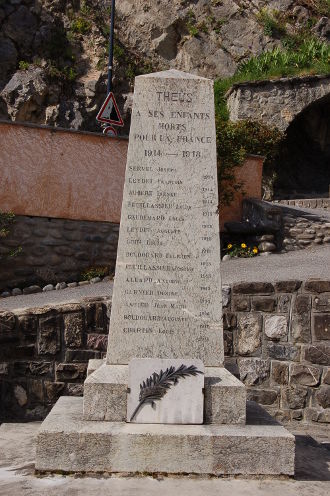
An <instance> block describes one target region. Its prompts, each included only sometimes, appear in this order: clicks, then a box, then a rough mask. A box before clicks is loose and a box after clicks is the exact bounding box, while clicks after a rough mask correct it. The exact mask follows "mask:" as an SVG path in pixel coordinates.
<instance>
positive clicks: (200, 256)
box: [107, 70, 223, 366]
mask: <svg viewBox="0 0 330 496" xmlns="http://www.w3.org/2000/svg"><path fill="white" fill-rule="evenodd" d="M217 207H218V187H217V159H216V135H215V119H214V95H213V82H212V81H211V80H209V79H205V78H201V77H198V76H195V75H191V74H186V73H184V72H180V71H176V70H169V71H164V72H161V73H155V74H148V75H143V76H138V77H137V78H136V79H135V89H134V104H133V109H132V121H131V127H130V138H129V148H128V156H127V166H126V175H125V185H124V195H123V205H122V211H121V221H120V233H119V243H118V250H117V263H116V277H115V281H114V292H113V299H112V310H111V317H110V331H109V341H108V352H107V363H108V364H122V365H125V364H128V363H129V361H130V360H131V359H133V358H198V359H201V360H202V361H203V363H204V364H205V366H221V365H222V364H223V336H222V318H221V317H222V310H221V280H220V239H219V217H218V213H217Z"/></svg>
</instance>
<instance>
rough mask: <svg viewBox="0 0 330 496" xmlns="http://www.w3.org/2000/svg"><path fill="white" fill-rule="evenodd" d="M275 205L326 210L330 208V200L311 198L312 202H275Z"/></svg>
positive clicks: (301, 200) (300, 200)
mask: <svg viewBox="0 0 330 496" xmlns="http://www.w3.org/2000/svg"><path fill="white" fill-rule="evenodd" d="M273 203H279V204H281V205H289V206H290V207H301V208H323V209H325V210H327V209H329V208H330V198H311V199H310V200H308V199H307V198H299V199H298V200H274V201H273Z"/></svg>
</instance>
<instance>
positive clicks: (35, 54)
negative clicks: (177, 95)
mask: <svg viewBox="0 0 330 496" xmlns="http://www.w3.org/2000/svg"><path fill="white" fill-rule="evenodd" d="M110 3H111V2H110V1H109V0H84V1H79V0H69V1H66V0H0V26H1V34H0V118H6V119H11V120H17V121H29V122H34V123H39V124H48V125H53V126H61V127H69V128H74V129H83V130H90V131H96V130H100V127H99V126H98V124H97V123H96V121H95V116H96V113H97V111H98V109H99V107H100V105H101V103H102V101H103V99H104V98H105V93H106V79H107V50H108V35H109V17H110ZM329 11H330V7H329V0H299V1H292V0H270V1H264V0H235V1H233V0H193V1H188V0H172V1H170V2H169V1H168V0H117V2H116V34H115V37H116V38H115V42H116V45H115V52H114V56H115V70H114V91H115V94H116V96H117V100H118V102H119V105H120V108H121V110H122V112H123V114H124V117H126V123H127V125H126V128H125V129H124V131H123V132H124V133H125V132H126V131H127V129H128V122H129V109H130V105H131V100H132V99H131V95H132V89H133V81H134V77H135V75H137V74H142V73H146V72H151V71H154V70H163V69H166V68H169V67H171V68H172V67H175V68H177V69H181V70H184V71H189V72H193V73H196V74H200V75H202V76H208V77H211V78H216V77H226V76H230V75H232V74H233V73H234V72H235V70H236V69H237V67H238V65H239V64H240V63H241V62H242V61H244V60H247V59H248V58H250V57H251V56H252V55H257V54H260V53H261V52H263V51H265V50H268V49H271V48H273V47H274V46H277V45H279V46H282V45H284V46H285V42H286V36H285V34H292V33H298V32H303V30H310V31H313V32H314V33H315V36H319V37H321V38H323V39H329V35H330V24H329Z"/></svg>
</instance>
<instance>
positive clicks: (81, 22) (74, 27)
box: [71, 17, 92, 34]
mask: <svg viewBox="0 0 330 496" xmlns="http://www.w3.org/2000/svg"><path fill="white" fill-rule="evenodd" d="M91 27H92V23H91V22H90V21H88V20H87V19H84V18H83V17H77V19H75V20H74V21H72V23H71V31H73V32H74V33H79V34H87V33H89V32H90V30H91Z"/></svg>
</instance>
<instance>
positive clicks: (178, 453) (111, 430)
mask: <svg viewBox="0 0 330 496" xmlns="http://www.w3.org/2000/svg"><path fill="white" fill-rule="evenodd" d="M249 407H250V408H251V409H252V410H254V411H253V412H252V415H251V417H252V418H254V419H255V424H253V422H252V423H248V425H246V426H245V427H241V428H239V427H238V426H236V425H232V426H230V425H200V426H199V425H186V426H182V425H180V426H176V425H159V424H153V425H150V424H147V425H144V424H127V423H121V422H91V421H83V420H82V399H80V398H68V397H62V398H60V400H59V401H58V402H57V404H56V405H55V407H54V408H53V410H52V412H51V413H50V415H49V416H48V417H47V419H46V420H45V421H44V422H43V424H42V425H41V428H40V430H39V433H38V437H37V455H36V469H37V470H38V471H48V470H50V471H51V470H57V471H63V472H73V471H79V472H81V471H82V472H112V473H113V472H126V473H145V472H149V473H157V472H167V473H172V474H182V473H195V474H213V475H222V474H233V475H234V474H245V475H253V474H269V475H271V474H274V475H275V474H276V475H279V474H282V475H293V473H294V452H295V441H294V436H293V435H292V434H290V433H289V432H288V431H286V430H285V429H284V428H283V427H282V426H281V425H279V424H277V423H276V422H275V421H274V420H273V419H271V418H270V417H269V416H267V414H266V413H265V412H263V411H261V407H258V408H257V409H256V406H255V405H254V404H252V405H249ZM242 445H244V449H243V450H242Z"/></svg>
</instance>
